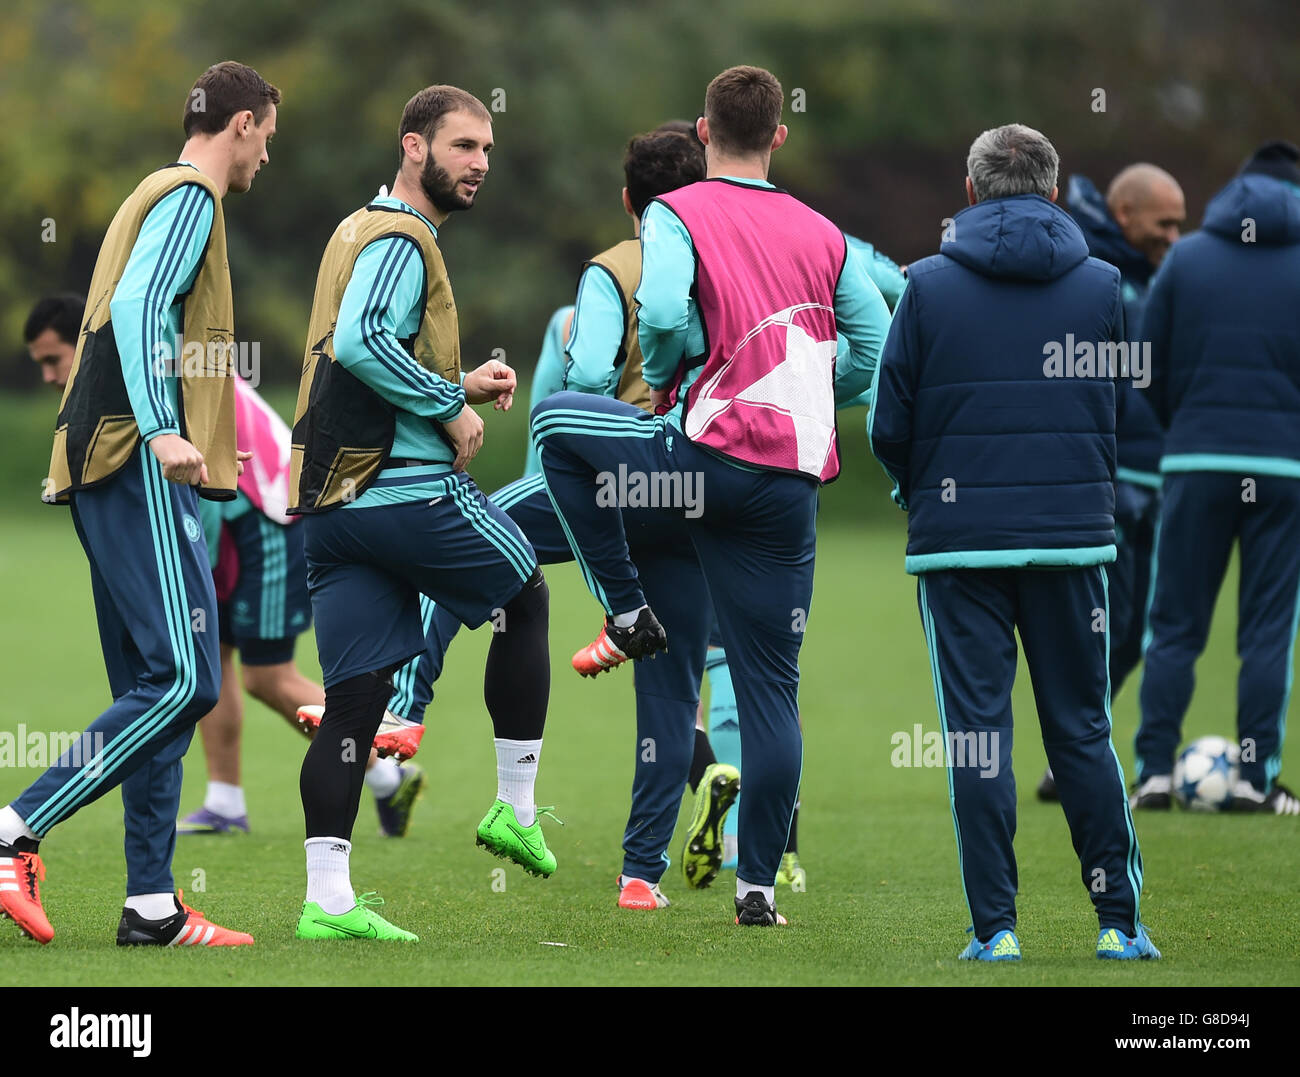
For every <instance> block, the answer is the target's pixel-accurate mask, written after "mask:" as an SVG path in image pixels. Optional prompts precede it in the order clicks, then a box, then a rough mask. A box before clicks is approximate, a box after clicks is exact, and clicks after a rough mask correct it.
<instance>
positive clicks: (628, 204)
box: [623, 187, 636, 220]
mask: <svg viewBox="0 0 1300 1077" xmlns="http://www.w3.org/2000/svg"><path fill="white" fill-rule="evenodd" d="M623 209H624V210H625V211H626V212H627V215H628V216H629V217H631V218H633V219H634V220H635V219H636V212H635V211H634V210H633V209H632V199H630V198H628V196H627V188H626V187H624V188H623Z"/></svg>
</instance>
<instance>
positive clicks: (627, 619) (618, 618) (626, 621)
mask: <svg viewBox="0 0 1300 1077" xmlns="http://www.w3.org/2000/svg"><path fill="white" fill-rule="evenodd" d="M645 608H646V607H645V606H638V607H637V608H636V609H634V610H633V611H632V612H631V613H616V614H614V627H615V628H631V627H632V626H633V625H634V624H636V619H637V618H638V617H639V616H641V611H642V610H643V609H645Z"/></svg>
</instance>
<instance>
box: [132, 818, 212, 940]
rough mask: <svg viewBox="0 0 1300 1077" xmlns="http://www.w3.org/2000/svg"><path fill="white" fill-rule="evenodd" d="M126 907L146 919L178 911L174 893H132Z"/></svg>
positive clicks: (161, 917) (172, 914)
mask: <svg viewBox="0 0 1300 1077" xmlns="http://www.w3.org/2000/svg"><path fill="white" fill-rule="evenodd" d="M211 810H212V809H211V808H209V809H208V811H211ZM126 907H127V908H128V909H130V910H131V911H132V912H135V913H139V914H140V915H141V916H143V917H144V918H145V919H146V920H166V919H167V917H169V916H175V915H176V914H177V913H178V912H179V911H180V906H179V905H177V904H176V895H175V894H134V895H132V896H131V897H129V898H127V899H126Z"/></svg>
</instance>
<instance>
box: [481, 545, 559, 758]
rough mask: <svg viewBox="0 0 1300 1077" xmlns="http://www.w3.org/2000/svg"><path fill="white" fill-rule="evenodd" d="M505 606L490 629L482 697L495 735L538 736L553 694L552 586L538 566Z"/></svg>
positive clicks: (534, 738) (532, 738) (538, 738)
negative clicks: (497, 624)
mask: <svg viewBox="0 0 1300 1077" xmlns="http://www.w3.org/2000/svg"><path fill="white" fill-rule="evenodd" d="M503 612H504V614H505V619H504V621H503V627H502V629H501V631H499V632H497V631H493V633H492V643H491V645H490V646H489V647H488V653H487V665H486V667H485V668H484V671H483V701H484V702H485V703H486V704H487V709H488V714H490V715H491V716H492V732H493V736H495V737H497V738H499V739H505V740H518V741H539V742H540V741H541V739H542V731H543V730H544V729H545V728H546V702H547V700H548V699H549V698H550V694H551V649H550V643H549V641H548V639H547V631H548V627H549V623H550V591H549V589H548V588H547V586H546V580H545V578H544V577H543V576H542V571H541V569H538V570H537V571H536V572H534V573H533V575H532V578H531V579H530V580H529V581H528V582H527V583H526V584H524V586H523V588H522V589H521V590H520V591H519V593H518V594H517V595H515V597H514V598H512V599H511V600H510V601H509V602H507V603H506V605H505V609H504V610H503ZM524 754H526V753H523V752H521V753H520V755H524ZM511 762H514V760H511Z"/></svg>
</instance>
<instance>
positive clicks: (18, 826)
mask: <svg viewBox="0 0 1300 1077" xmlns="http://www.w3.org/2000/svg"><path fill="white" fill-rule="evenodd" d="M19 838H27V839H29V840H31V841H40V840H41V839H40V838H38V837H37V836H36V832H35V831H34V830H32V829H31V828H30V827H28V825H27V824H26V823H24V822H23V820H22V816H20V815H19V814H18V813H17V812H16V811H14V810H13V808H11V807H9V805H8V804H6V805H5V806H4V807H3V808H0V841H2V842H4V843H5V844H6V845H12V844H13V843H14V842H16V841H17V840H18V839H19Z"/></svg>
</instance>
